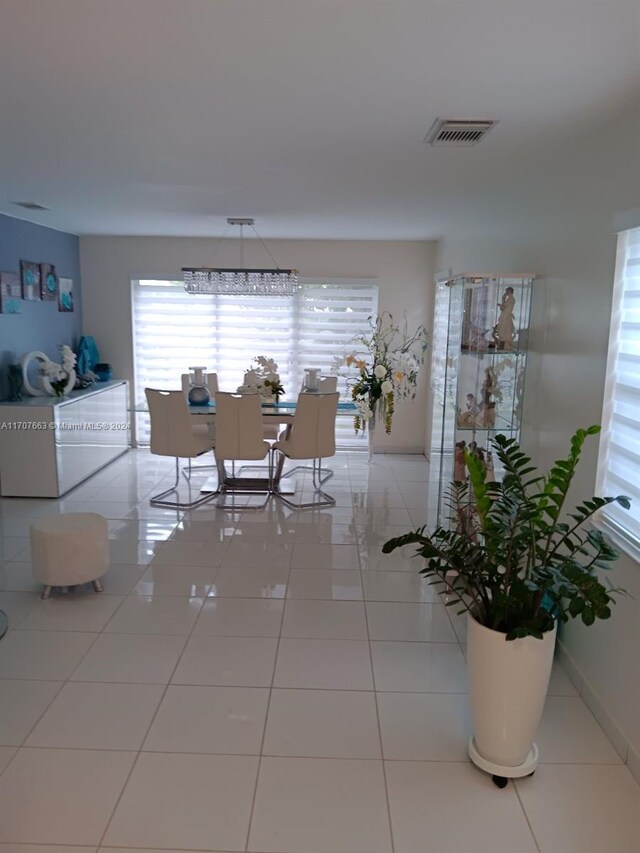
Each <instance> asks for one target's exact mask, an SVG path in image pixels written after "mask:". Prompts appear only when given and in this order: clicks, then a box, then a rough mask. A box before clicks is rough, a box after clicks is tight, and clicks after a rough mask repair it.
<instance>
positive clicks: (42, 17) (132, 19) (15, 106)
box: [0, 0, 640, 239]
mask: <svg viewBox="0 0 640 853" xmlns="http://www.w3.org/2000/svg"><path fill="white" fill-rule="evenodd" d="M639 24H640V4H639V3H638V2H637V0H565V2H558V0H492V1H491V0H415V2H401V0H395V2H390V1H388V0H0V79H2V81H3V82H2V85H1V86H0V118H1V122H2V124H1V127H0V212H4V213H7V214H10V215H12V216H18V217H22V218H25V219H29V220H31V221H34V222H40V223H42V224H45V225H51V226H52V227H55V228H59V229H62V230H65V231H71V232H73V233H79V234H136V235H144V234H158V235H189V236H223V235H225V229H227V226H226V217H227V216H253V217H255V220H256V227H257V229H258V231H259V233H260V235H261V236H262V237H265V238H273V237H280V238H327V239H330V238H343V239H428V238H435V237H439V236H441V235H442V234H444V233H446V232H447V229H450V228H452V227H454V226H455V224H456V223H457V224H461V223H462V222H463V221H464V220H465V219H466V220H467V221H469V220H470V219H472V218H476V219H477V218H478V217H479V218H482V217H483V216H486V215H487V214H489V213H491V214H492V215H494V214H495V215H498V216H499V218H500V217H501V218H502V219H503V220H504V221H505V222H507V221H513V217H516V218H517V217H518V215H519V213H518V211H519V210H520V209H521V208H522V199H523V197H527V195H528V192H529V191H531V197H532V199H534V198H535V197H536V193H537V197H538V198H539V197H540V187H541V186H545V185H550V182H552V181H553V179H554V163H559V162H560V161H563V158H565V159H566V156H567V154H568V155H572V154H573V153H575V152H579V150H580V147H581V146H582V145H584V144H585V142H587V141H588V139H589V136H590V135H591V134H592V133H593V130H594V129H597V128H598V127H601V126H602V124H603V123H606V122H607V121H610V120H613V119H616V118H617V117H619V116H621V115H623V114H624V113H625V111H626V110H629V109H631V108H637V106H638V92H639V91H640V50H639V44H640V39H639V36H640V25H639ZM437 116H447V117H456V118H457V117H466V118H497V119H499V121H500V124H499V125H498V126H497V127H496V128H495V129H494V130H492V131H491V133H490V134H489V135H488V136H487V137H486V139H485V141H484V142H483V143H482V144H481V145H479V146H477V147H474V148H468V149H465V148H456V149H451V150H445V149H442V148H432V147H430V146H428V145H425V144H424V143H423V141H422V140H423V137H424V135H425V134H426V132H427V131H428V129H429V127H430V126H431V124H432V122H433V120H434V119H435V118H436V117H437ZM14 201H36V202H39V203H41V204H43V205H46V206H47V207H50V208H51V210H50V211H49V212H43V213H33V212H28V211H23V210H21V209H20V208H18V207H16V206H15V205H13V204H12V202H14ZM236 230H237V229H236ZM226 236H235V232H233V231H232V232H231V233H229V232H228V231H226Z"/></svg>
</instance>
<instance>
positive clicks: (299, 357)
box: [133, 279, 378, 447]
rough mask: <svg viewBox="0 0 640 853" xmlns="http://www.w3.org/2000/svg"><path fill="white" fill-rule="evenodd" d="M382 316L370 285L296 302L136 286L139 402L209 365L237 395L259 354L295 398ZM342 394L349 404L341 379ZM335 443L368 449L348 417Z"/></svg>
mask: <svg viewBox="0 0 640 853" xmlns="http://www.w3.org/2000/svg"><path fill="white" fill-rule="evenodd" d="M377 310H378V287H377V285H376V284H375V283H373V282H372V281H370V280H366V279H365V280H363V279H360V280H357V281H350V280H340V281H335V280H332V281H327V282H317V281H315V282H306V283H303V284H302V287H301V290H300V293H299V295H297V296H292V297H268V296H200V295H198V296H192V295H191V294H188V293H186V292H185V290H184V284H183V283H182V282H177V281H148V280H146V281H145V280H140V281H134V282H133V317H134V320H133V322H134V360H135V399H136V400H143V399H144V389H145V388H146V387H151V388H179V387H180V375H181V374H182V373H186V372H187V370H188V368H189V366H190V365H205V366H206V367H207V369H208V370H209V371H211V372H216V373H217V374H218V383H219V385H220V388H221V389H223V390H225V391H233V390H235V389H236V388H237V387H238V385H240V384H241V383H242V379H243V376H244V373H245V372H246V371H247V370H248V369H249V368H250V367H251V361H252V359H253V358H254V357H255V356H257V355H265V356H267V357H269V358H273V359H274V360H275V361H276V362H277V363H278V371H279V373H280V378H281V379H282V384H283V385H284V388H285V390H286V396H287V397H288V398H289V399H295V397H296V396H297V393H298V391H299V389H300V386H301V383H302V380H303V376H304V370H305V368H307V367H318V368H320V370H321V371H322V373H323V374H329V373H330V372H331V368H332V366H333V362H334V358H335V357H336V356H341V355H344V354H346V352H345V350H346V348H347V346H348V344H349V342H350V341H351V340H352V338H353V337H354V335H356V334H358V333H359V332H362V331H363V330H365V329H366V328H367V318H368V317H369V316H371V315H372V314H375V313H377ZM338 390H339V391H340V393H341V394H342V396H343V398H344V394H345V390H346V389H345V385H344V380H342V379H341V380H339V381H338ZM137 439H138V443H139V444H146V443H148V441H149V421H148V417H146V416H141V415H139V416H138V421H137ZM336 439H337V441H338V444H339V445H340V446H342V447H358V446H361V445H363V439H362V437H357V436H356V435H355V434H354V431H353V422H352V421H351V419H350V418H338V420H337V424H336Z"/></svg>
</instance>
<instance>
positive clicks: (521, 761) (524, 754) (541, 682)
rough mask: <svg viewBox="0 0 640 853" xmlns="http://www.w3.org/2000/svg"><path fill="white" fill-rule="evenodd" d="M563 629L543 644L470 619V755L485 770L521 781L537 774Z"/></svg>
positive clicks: (550, 632)
mask: <svg viewBox="0 0 640 853" xmlns="http://www.w3.org/2000/svg"><path fill="white" fill-rule="evenodd" d="M556 631H557V626H554V629H553V631H549V632H548V633H546V634H545V635H544V637H543V639H542V640H537V639H536V638H535V637H523V638H521V639H518V640H511V641H509V642H507V641H506V640H505V635H504V634H503V633H501V632H499V631H492V630H491V629H490V628H485V627H484V626H483V625H480V624H479V623H478V622H476V620H475V619H474V618H473V617H472V616H469V617H468V636H467V663H468V669H469V704H470V706H471V719H472V725H473V738H472V740H471V742H470V747H469V755H470V756H471V759H472V761H473V762H474V763H475V764H477V765H478V766H480V767H482V769H483V770H487V771H489V772H491V773H494V774H497V775H501V776H505V777H517V776H524V775H526V774H527V773H532V772H533V770H534V769H535V766H536V764H537V759H538V750H537V748H536V746H535V744H534V743H533V739H534V738H535V736H536V732H537V731H538V726H539V725H540V719H541V718H542V711H543V709H544V702H545V699H546V696H547V689H548V687H549V678H550V677H551V667H552V665H553V651H554V647H555V642H556Z"/></svg>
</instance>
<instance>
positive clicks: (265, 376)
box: [238, 355, 284, 403]
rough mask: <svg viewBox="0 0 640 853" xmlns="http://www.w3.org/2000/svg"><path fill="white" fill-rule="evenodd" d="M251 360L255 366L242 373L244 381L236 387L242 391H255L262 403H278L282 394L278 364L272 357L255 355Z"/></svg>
mask: <svg viewBox="0 0 640 853" xmlns="http://www.w3.org/2000/svg"><path fill="white" fill-rule="evenodd" d="M253 361H254V362H255V363H256V364H257V367H253V368H250V369H249V370H248V371H247V372H246V373H245V375H244V382H243V384H242V385H241V386H240V388H239V389H238V390H239V391H244V392H257V393H258V394H260V397H261V398H262V402H263V403H279V402H280V397H281V396H282V395H283V394H284V388H283V386H282V382H281V381H280V375H279V373H278V365H277V363H276V362H275V361H274V360H273V359H272V358H266V357H265V356H263V355H258V356H256V357H255V358H254V359H253Z"/></svg>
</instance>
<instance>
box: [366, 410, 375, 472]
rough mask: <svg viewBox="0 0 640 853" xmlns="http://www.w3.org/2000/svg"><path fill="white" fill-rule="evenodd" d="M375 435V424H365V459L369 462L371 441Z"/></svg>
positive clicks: (371, 448) (371, 447)
mask: <svg viewBox="0 0 640 853" xmlns="http://www.w3.org/2000/svg"><path fill="white" fill-rule="evenodd" d="M374 433H375V422H374V421H373V420H370V421H369V422H368V424H367V459H368V461H369V462H372V461H373V453H374V450H373V440H374Z"/></svg>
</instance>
